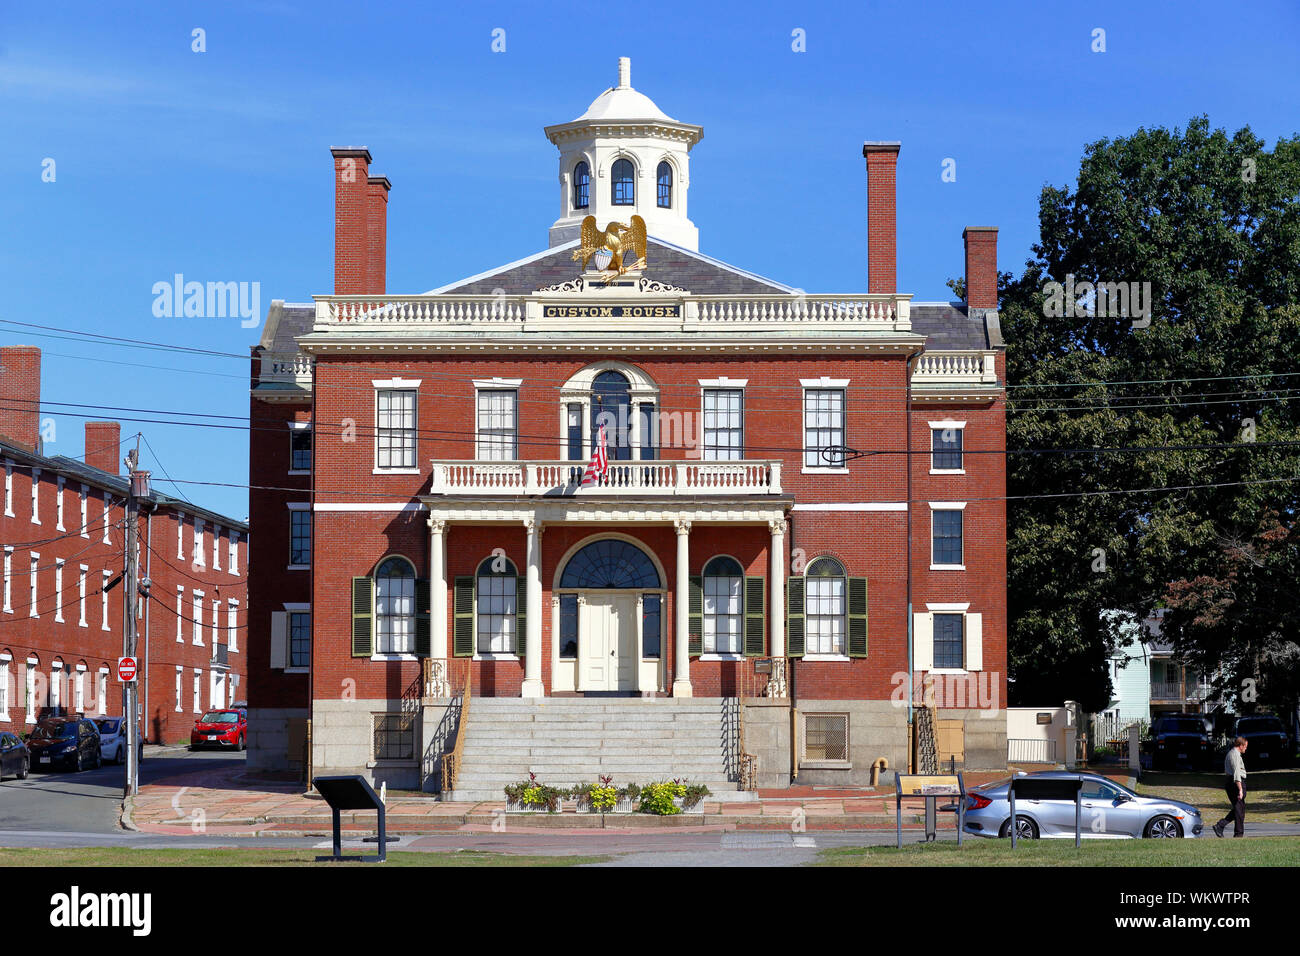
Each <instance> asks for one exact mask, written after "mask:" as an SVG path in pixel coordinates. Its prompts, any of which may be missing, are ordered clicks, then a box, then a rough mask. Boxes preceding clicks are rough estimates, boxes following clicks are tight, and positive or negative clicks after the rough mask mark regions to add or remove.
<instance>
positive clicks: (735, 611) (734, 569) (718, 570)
mask: <svg viewBox="0 0 1300 956" xmlns="http://www.w3.org/2000/svg"><path fill="white" fill-rule="evenodd" d="M744 575H745V572H744V570H743V569H742V568H741V567H740V562H738V561H736V560H735V559H734V558H727V557H718V558H714V559H713V560H712V561H710V562H709V563H708V564H706V565H705V566H704V580H703V582H702V583H703V590H704V653H706V654H712V653H718V654H739V653H740V651H741V650H742V647H741V627H742V625H743V623H744V617H743V613H744V605H743V602H742V599H741V588H742V587H743V586H744V582H745V576H744Z"/></svg>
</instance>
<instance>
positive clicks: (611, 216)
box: [546, 56, 704, 251]
mask: <svg viewBox="0 0 1300 956" xmlns="http://www.w3.org/2000/svg"><path fill="white" fill-rule="evenodd" d="M631 78H632V63H631V60H629V59H628V58H627V57H625V56H624V57H619V61H618V86H612V87H610V88H609V89H607V90H606V91H605V92H604V93H601V94H600V96H598V97H596V98H595V100H593V101H592V103H591V106H589V107H587V112H585V113H583V114H582V115H581V116H579V117H578V118H577V119H576V120H573V121H572V122H570V123H561V124H560V125H559V126H548V127H546V138H547V139H549V140H550V141H551V142H552V143H554V144H555V145H556V147H558V148H559V150H560V218H559V219H557V220H555V224H554V225H553V226H551V235H550V245H551V246H558V245H562V244H563V243H566V242H568V241H570V240H571V239H577V238H578V237H579V234H580V233H581V231H582V220H583V219H585V218H587V217H588V216H595V217H596V225H597V226H598V227H599V228H601V229H604V228H605V226H606V225H608V224H609V223H610V222H627V221H628V219H629V218H630V217H631V216H632V215H633V214H634V213H635V214H636V215H639V216H640V217H641V218H642V219H644V220H645V224H646V233H647V234H648V235H650V236H654V237H655V238H658V239H663V240H664V241H666V242H671V243H673V244H674V245H678V246H682V247H683V248H686V249H691V250H694V251H698V250H699V247H700V234H699V230H698V229H696V228H695V224H694V223H693V222H691V221H690V219H688V218H687V216H686V192H687V189H688V187H689V186H690V181H691V177H690V159H689V156H688V154H689V153H690V150H691V147H692V146H694V145H695V144H696V143H698V142H699V141H700V139H701V138H702V137H703V136H704V128H703V127H700V126H692V125H690V124H689V123H679V122H677V120H675V119H673V118H672V117H670V116H667V115H665V114H664V112H663V111H662V110H660V109H659V107H657V106H655V104H654V101H653V100H651V99H650V97H648V96H646V95H645V94H644V93H638V92H637V91H636V90H634V89H632V82H631Z"/></svg>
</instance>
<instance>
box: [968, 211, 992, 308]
mask: <svg viewBox="0 0 1300 956" xmlns="http://www.w3.org/2000/svg"><path fill="white" fill-rule="evenodd" d="M961 235H962V239H963V240H964V241H965V243H966V304H967V305H968V306H970V307H972V308H977V309H996V308H997V307H998V230H997V228H996V227H992V226H971V227H969V228H967V229H964V230H962V234H961Z"/></svg>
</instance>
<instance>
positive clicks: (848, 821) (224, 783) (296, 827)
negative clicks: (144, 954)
mask: <svg viewBox="0 0 1300 956" xmlns="http://www.w3.org/2000/svg"><path fill="white" fill-rule="evenodd" d="M1006 776H1007V773H1006V772H999V771H988V772H970V773H967V774H965V779H966V785H967V787H974V786H978V785H980V784H983V783H988V782H991V781H993V780H998V779H1001V778H1003V777H1006ZM758 796H759V799H758V800H753V801H747V802H743V803H737V802H727V800H726V794H715V795H714V796H713V797H710V798H709V799H707V800H704V801H703V802H702V803H701V804H700V805H699V806H698V807H696V808H695V809H694V810H692V811H690V812H686V813H681V814H677V815H675V816H667V817H659V816H653V815H649V814H640V813H634V814H627V813H619V814H591V813H582V814H579V813H573V812H566V813H555V814H546V813H511V814H509V815H508V816H506V815H505V814H504V810H505V802H504V795H503V799H502V800H501V801H492V802H482V803H443V802H441V801H439V800H438V799H437V798H436V797H434V796H432V795H428V796H414V795H410V794H406V793H401V794H389V795H388V797H387V810H388V813H387V817H388V832H389V833H395V834H401V833H421V832H436V831H450V830H467V831H477V830H491V829H492V826H493V824H494V823H496V824H497V825H498V827H499V826H500V821H501V820H502V818H503V817H504V818H505V819H507V820H509V825H510V826H511V827H512V828H519V827H530V828H532V827H539V828H548V829H585V830H592V829H598V830H638V829H645V828H663V827H672V828H674V829H677V828H691V829H709V830H719V829H723V830H725V829H774V830H788V829H790V827H791V826H792V824H793V823H795V822H796V821H797V820H798V816H797V814H799V813H800V812H801V811H802V815H803V816H802V821H801V822H802V825H803V826H804V827H806V828H807V829H809V830H819V829H820V830H826V829H834V830H844V829H853V830H858V829H881V828H892V827H893V826H894V825H895V815H894V813H895V812H894V790H893V786H892V784H891V785H890V786H889V787H887V788H886V787H880V788H877V789H875V790H872V789H870V788H862V789H850V790H845V789H831V788H820V787H791V788H787V789H781V790H760V791H758ZM923 813H924V800H922V799H921V798H909V799H905V800H904V801H903V825H904V827H906V828H909V829H916V828H919V827H920V826H922V824H923ZM341 819H342V824H343V828H344V829H345V830H352V831H354V832H364V833H373V832H374V830H375V814H374V813H373V812H369V813H367V812H356V813H352V812H348V813H344V814H342V818H341ZM953 822H954V821H953V818H952V817H951V816H950V815H949V814H946V813H941V814H940V815H939V824H940V828H941V829H951V828H952V825H953ZM123 823H124V825H125V826H127V827H128V828H130V829H139V830H142V831H145V832H149V833H162V834H192V833H195V832H204V833H208V834H213V835H226V836H277V835H279V836H317V835H328V834H329V833H330V831H331V826H332V823H331V813H330V809H329V807H328V806H327V805H326V804H325V802H324V801H323V800H321V799H320V798H319V797H309V796H306V795H304V794H303V786H302V784H301V783H290V782H283V781H275V780H269V779H266V778H264V777H256V776H254V775H252V774H249V773H247V772H245V771H243V770H241V769H225V770H200V771H196V772H193V773H189V774H184V775H181V776H176V777H172V778H169V779H167V780H165V781H162V782H159V783H154V784H149V785H147V786H144V787H142V788H141V789H140V793H139V794H138V795H137V796H136V797H135V799H134V800H133V801H130V802H129V804H128V806H127V807H126V808H124V812H123Z"/></svg>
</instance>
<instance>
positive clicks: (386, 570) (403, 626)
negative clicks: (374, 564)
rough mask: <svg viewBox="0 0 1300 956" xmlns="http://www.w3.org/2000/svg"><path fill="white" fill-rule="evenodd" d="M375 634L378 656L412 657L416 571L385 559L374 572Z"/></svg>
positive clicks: (401, 562)
mask: <svg viewBox="0 0 1300 956" xmlns="http://www.w3.org/2000/svg"><path fill="white" fill-rule="evenodd" d="M375 630H376V631H377V632H378V636H379V642H378V643H379V646H378V647H377V648H376V650H377V651H378V652H379V653H380V654H414V653H415V568H414V567H412V566H411V562H409V561H407V560H406V559H405V558H398V557H393V558H387V559H385V560H384V562H383V563H382V564H380V565H379V568H378V569H377V570H376V571H375Z"/></svg>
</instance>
